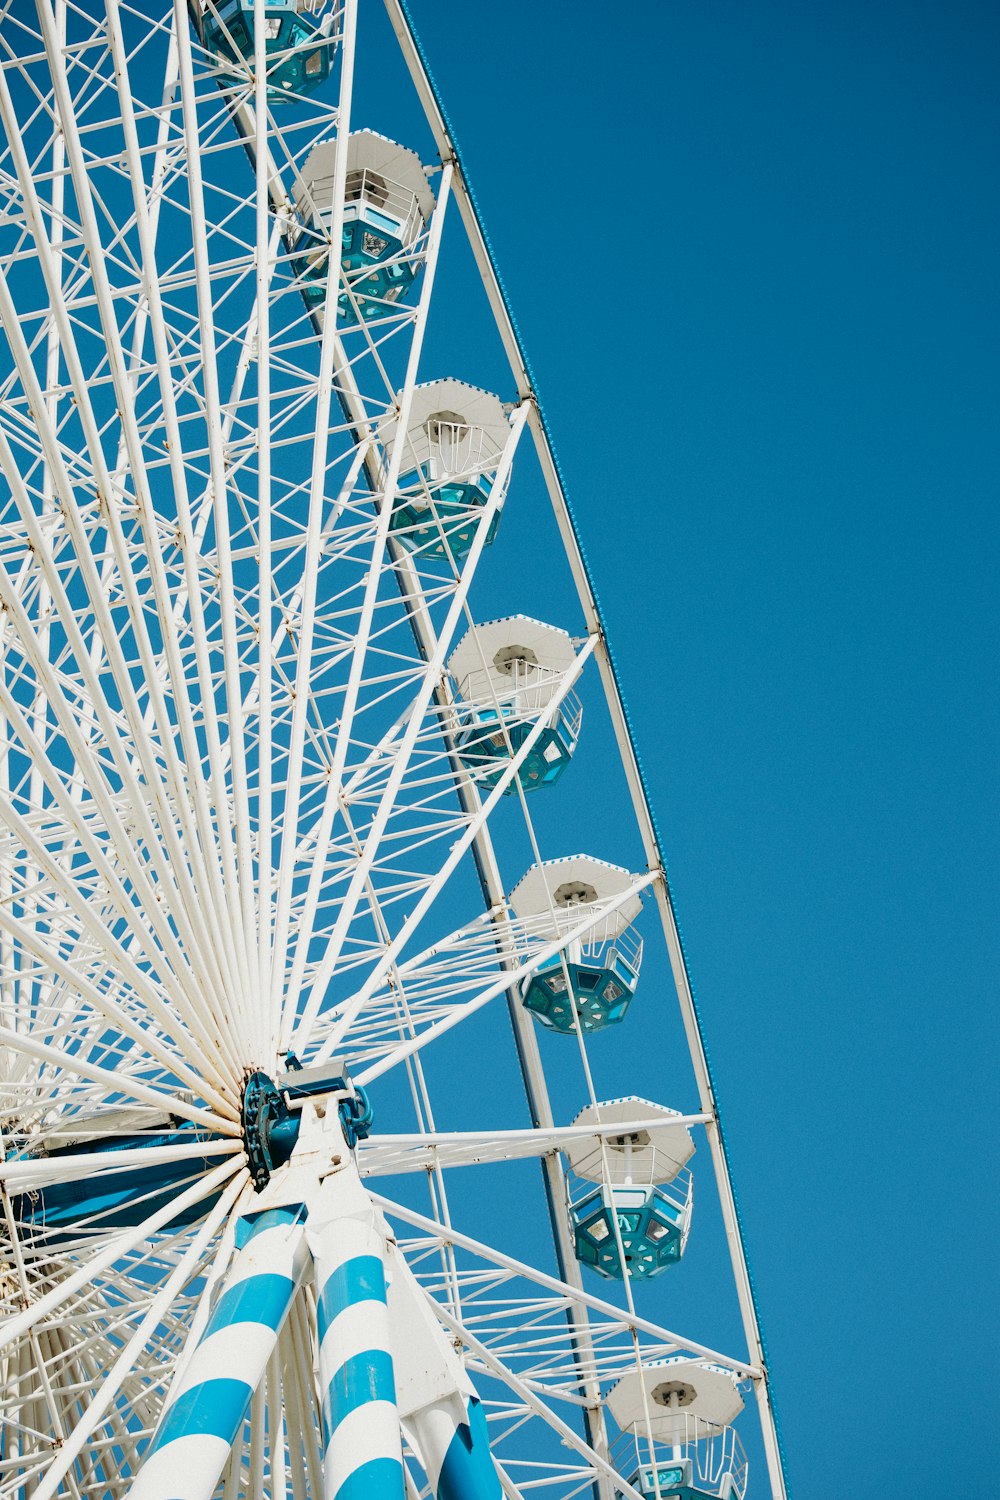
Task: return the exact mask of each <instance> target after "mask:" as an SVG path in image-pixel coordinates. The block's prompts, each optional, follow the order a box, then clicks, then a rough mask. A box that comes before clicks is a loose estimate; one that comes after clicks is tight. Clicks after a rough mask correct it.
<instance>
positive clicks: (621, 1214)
mask: <svg viewBox="0 0 1000 1500" xmlns="http://www.w3.org/2000/svg"><path fill="white" fill-rule="evenodd" d="M613 1215H617V1218H618V1230H619V1234H620V1236H621V1246H622V1252H623V1253H624V1257H625V1260H624V1264H623V1262H622V1256H621V1254H620V1253H619V1250H618V1237H617V1236H616V1235H615V1223H614V1217H613ZM681 1220H682V1210H681V1208H680V1207H679V1206H678V1205H677V1204H676V1203H674V1202H672V1201H671V1200H670V1199H669V1198H668V1197H667V1196H666V1194H665V1193H663V1192H661V1191H660V1189H659V1188H658V1187H645V1188H635V1187H627V1188H611V1189H605V1188H595V1190H594V1192H593V1193H591V1194H590V1195H589V1196H588V1197H586V1198H584V1199H583V1200H582V1201H581V1202H578V1203H575V1204H573V1205H572V1207H571V1208H570V1223H571V1225H572V1229H573V1241H574V1248H575V1250H576V1258H577V1260H578V1261H580V1263H581V1264H582V1265H585V1266H590V1267H591V1269H592V1270H594V1271H596V1272H597V1273H598V1275H599V1276H606V1277H607V1278H608V1279H609V1280H612V1281H624V1279H625V1267H626V1265H627V1267H628V1273H629V1276H630V1277H631V1279H632V1280H633V1281H649V1280H651V1279H652V1278H653V1277H654V1276H659V1274H660V1273H661V1271H665V1270H666V1269H667V1267H668V1266H673V1265H676V1264H677V1262H678V1261H679V1260H680V1258H681V1253H682V1249H683V1225H682V1222H681Z"/></svg>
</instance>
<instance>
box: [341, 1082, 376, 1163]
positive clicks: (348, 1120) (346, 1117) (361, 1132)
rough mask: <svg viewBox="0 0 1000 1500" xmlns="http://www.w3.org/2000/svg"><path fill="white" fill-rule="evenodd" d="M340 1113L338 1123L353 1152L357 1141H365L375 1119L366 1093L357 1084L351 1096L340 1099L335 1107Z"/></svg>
mask: <svg viewBox="0 0 1000 1500" xmlns="http://www.w3.org/2000/svg"><path fill="white" fill-rule="evenodd" d="M337 1108H338V1109H339V1111H340V1123H341V1126H342V1127H343V1131H344V1139H345V1140H346V1142H347V1144H348V1146H349V1147H350V1149H351V1150H352V1151H353V1150H354V1148H355V1146H356V1145H357V1144H358V1141H366V1140H367V1139H368V1135H369V1132H370V1131H371V1128H372V1122H373V1121H374V1119H375V1111H374V1110H373V1109H372V1105H371V1100H370V1099H369V1098H368V1092H367V1090H366V1089H363V1088H362V1087H361V1085H360V1084H357V1085H356V1086H355V1089H354V1093H353V1094H349V1095H348V1096H347V1098H346V1099H341V1101H340V1104H339V1105H338V1106H337Z"/></svg>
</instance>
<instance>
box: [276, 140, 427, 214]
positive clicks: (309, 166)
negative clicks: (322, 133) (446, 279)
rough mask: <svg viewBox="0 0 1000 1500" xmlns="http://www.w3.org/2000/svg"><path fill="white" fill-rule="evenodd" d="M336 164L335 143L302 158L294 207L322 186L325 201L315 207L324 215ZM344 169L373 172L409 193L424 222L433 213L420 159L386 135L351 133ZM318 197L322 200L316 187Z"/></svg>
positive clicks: (321, 145)
mask: <svg viewBox="0 0 1000 1500" xmlns="http://www.w3.org/2000/svg"><path fill="white" fill-rule="evenodd" d="M336 165H337V142H336V140H331V141H318V142H317V143H316V145H315V146H314V147H313V148H312V150H311V151H310V153H309V155H308V156H307V157H306V160H305V164H304V166H303V167H302V168H301V170H300V172H299V176H298V180H297V181H296V184H295V189H294V194H293V196H294V199H295V206H296V208H301V207H302V205H303V202H305V203H308V201H309V199H310V197H313V198H315V197H316V195H317V188H318V187H319V186H320V185H321V184H325V185H326V198H325V200H324V201H317V202H316V203H315V207H316V208H318V209H319V210H320V211H321V212H323V213H325V212H326V211H327V209H328V207H329V204H328V202H327V201H326V200H328V199H329V197H330V192H331V189H332V186H333V179H334V173H335V170H336ZM347 170H348V171H349V172H377V173H378V175H379V176H380V177H384V178H385V180H386V182H387V183H395V185H396V186H397V187H400V188H403V189H404V191H405V192H408V193H412V194H413V196H414V197H415V198H416V200H417V207H418V208H419V209H420V212H421V215H422V216H423V219H424V222H425V223H426V222H427V220H428V219H429V218H430V216H431V214H432V213H433V212H434V193H433V192H432V190H431V187H430V184H429V183H428V181H427V174H426V173H425V172H424V169H423V165H422V163H421V161H420V157H419V156H418V155H417V153H416V152H415V151H411V150H410V148H409V146H400V145H399V143H398V142H397V141H391V140H390V139H389V137H388V136H385V135H379V134H378V132H377V131H375V130H352V132H351V134H350V136H349V137H348V142H347ZM319 196H320V198H323V193H322V188H320V194H319Z"/></svg>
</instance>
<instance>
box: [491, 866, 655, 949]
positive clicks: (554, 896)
mask: <svg viewBox="0 0 1000 1500" xmlns="http://www.w3.org/2000/svg"><path fill="white" fill-rule="evenodd" d="M633 885H634V881H633V879H632V875H631V873H630V872H629V871H628V870H625V869H622V867H621V866H620V865H610V864H607V863H606V862H605V861H604V860H603V859H594V858H593V856H592V855H590V854H569V855H566V856H565V857H564V858H562V859H547V860H545V861H544V862H543V863H542V864H540V865H532V867H531V869H530V870H528V872H527V873H526V874H525V875H522V877H521V879H520V880H519V881H518V883H517V885H516V886H515V887H514V889H513V890H512V891H511V893H510V904H511V907H512V908H513V911H514V914H515V915H516V916H518V917H521V918H522V919H524V920H528V919H530V918H532V917H544V916H548V915H549V914H550V913H551V909H552V907H553V906H554V907H555V909H556V921H557V925H558V928H559V929H560V930H562V931H565V929H566V928H567V926H572V925H576V923H577V922H578V921H579V920H580V918H581V917H583V916H584V914H585V908H586V907H587V906H588V905H590V906H593V907H595V908H597V910H598V911H599V909H600V908H601V907H602V906H604V905H606V903H607V902H609V901H613V900H614V899H615V898H616V897H617V896H621V895H624V894H625V893H626V892H628V891H631V890H632V887H633ZM641 910H642V899H641V897H640V896H639V895H637V894H635V893H633V894H632V895H630V896H627V897H626V899H625V901H623V902H622V904H621V906H619V907H618V908H617V910H616V911H614V912H611V913H609V914H608V916H606V917H605V918H603V920H601V921H600V922H599V924H598V925H597V927H596V928H595V931H594V933H593V936H595V937H599V938H601V939H606V938H611V937H617V935H618V934H619V933H620V932H623V931H624V930H625V928H626V927H627V926H628V925H629V923H630V922H633V921H634V920H635V918H636V917H637V916H638V915H639V913H640V911H641Z"/></svg>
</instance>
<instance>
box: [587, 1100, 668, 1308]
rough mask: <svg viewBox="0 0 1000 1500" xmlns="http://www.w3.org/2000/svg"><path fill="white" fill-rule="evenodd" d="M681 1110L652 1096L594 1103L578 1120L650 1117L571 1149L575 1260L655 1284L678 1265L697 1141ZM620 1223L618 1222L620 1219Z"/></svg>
mask: <svg viewBox="0 0 1000 1500" xmlns="http://www.w3.org/2000/svg"><path fill="white" fill-rule="evenodd" d="M676 1118H677V1114H676V1111H675V1110H672V1109H666V1108H664V1107H663V1105H660V1104H651V1103H650V1102H649V1100H648V1099H636V1098H627V1099H612V1100H610V1101H608V1102H607V1103H605V1104H598V1105H596V1106H594V1105H589V1106H588V1107H587V1108H586V1109H585V1110H583V1112H582V1113H581V1114H580V1115H579V1116H578V1117H577V1119H576V1121H575V1124H577V1125H590V1126H593V1125H596V1124H598V1123H600V1124H602V1125H608V1124H616V1123H618V1122H621V1123H622V1124H625V1123H626V1122H627V1123H628V1124H630V1125H631V1126H633V1127H634V1126H635V1124H636V1122H637V1121H643V1122H648V1123H644V1124H643V1128H642V1129H641V1130H635V1129H634V1128H633V1129H631V1130H629V1131H627V1132H626V1133H624V1134H622V1135H620V1136H617V1135H613V1136H606V1137H605V1138H604V1139H603V1141H601V1140H598V1141H596V1143H595V1141H593V1140H590V1141H586V1142H585V1143H581V1144H579V1145H575V1146H571V1147H570V1148H569V1151H568V1155H569V1164H570V1175H569V1176H568V1178H567V1204H568V1210H569V1219H570V1226H571V1228H572V1231H573V1240H574V1246H575V1250H576V1258H577V1260H578V1261H580V1263H581V1264H582V1265H585V1266H590V1267H591V1269H592V1270H594V1271H596V1272H597V1273H598V1275H600V1276H605V1277H607V1278H608V1279H609V1280H613V1281H623V1280H624V1279H625V1274H626V1270H627V1272H628V1275H629V1277H630V1278H631V1280H633V1281H649V1280H651V1279H652V1277H654V1276H658V1275H659V1274H660V1272H661V1271H665V1270H666V1269H667V1267H668V1266H672V1265H676V1264H677V1262H678V1261H679V1260H680V1258H681V1256H682V1255H683V1254H684V1247H685V1245H686V1243H687V1237H688V1232H689V1230H690V1228H691V1209H692V1195H693V1186H692V1179H691V1173H690V1171H689V1170H688V1169H687V1163H688V1161H690V1159H691V1157H692V1156H693V1155H694V1142H693V1141H692V1139H691V1136H690V1133H689V1132H688V1130H687V1129H686V1128H685V1127H684V1126H683V1125H677V1124H675V1123H674V1121H675V1120H676ZM616 1221H617V1222H616Z"/></svg>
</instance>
